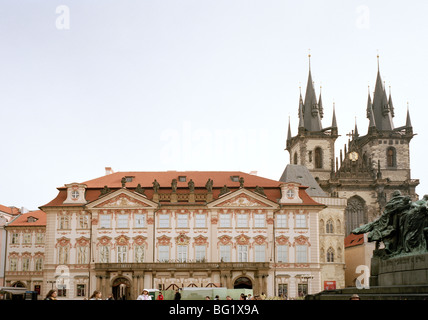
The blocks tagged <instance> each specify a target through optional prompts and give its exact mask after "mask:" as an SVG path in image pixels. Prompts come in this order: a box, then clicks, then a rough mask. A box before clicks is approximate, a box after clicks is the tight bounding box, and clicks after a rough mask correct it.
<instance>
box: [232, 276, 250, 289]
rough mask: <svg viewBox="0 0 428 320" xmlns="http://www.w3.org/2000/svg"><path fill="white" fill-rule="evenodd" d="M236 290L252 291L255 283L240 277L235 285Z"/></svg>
mask: <svg viewBox="0 0 428 320" xmlns="http://www.w3.org/2000/svg"><path fill="white" fill-rule="evenodd" d="M233 288H234V289H252V288H253V283H252V282H251V280H250V279H249V278H247V277H239V278H237V279H236V280H235V282H234V283H233Z"/></svg>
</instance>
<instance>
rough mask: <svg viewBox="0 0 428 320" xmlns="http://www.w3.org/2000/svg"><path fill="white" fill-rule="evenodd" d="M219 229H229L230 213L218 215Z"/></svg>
mask: <svg viewBox="0 0 428 320" xmlns="http://www.w3.org/2000/svg"><path fill="white" fill-rule="evenodd" d="M220 228H230V213H222V214H220Z"/></svg>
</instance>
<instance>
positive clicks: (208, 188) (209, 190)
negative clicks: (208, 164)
mask: <svg viewBox="0 0 428 320" xmlns="http://www.w3.org/2000/svg"><path fill="white" fill-rule="evenodd" d="M213 184H214V182H213V181H212V180H211V178H209V179H208V181H207V183H206V184H205V188H207V191H208V192H212V191H213Z"/></svg>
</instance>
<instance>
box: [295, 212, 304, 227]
mask: <svg viewBox="0 0 428 320" xmlns="http://www.w3.org/2000/svg"><path fill="white" fill-rule="evenodd" d="M296 228H306V215H305V214H296Z"/></svg>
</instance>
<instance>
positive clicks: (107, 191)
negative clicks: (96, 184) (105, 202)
mask: <svg viewBox="0 0 428 320" xmlns="http://www.w3.org/2000/svg"><path fill="white" fill-rule="evenodd" d="M109 192H110V188H109V187H107V186H104V188H103V189H102V190H101V194H100V196H103V195H105V194H107V193H109Z"/></svg>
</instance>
